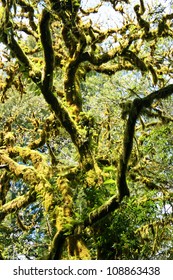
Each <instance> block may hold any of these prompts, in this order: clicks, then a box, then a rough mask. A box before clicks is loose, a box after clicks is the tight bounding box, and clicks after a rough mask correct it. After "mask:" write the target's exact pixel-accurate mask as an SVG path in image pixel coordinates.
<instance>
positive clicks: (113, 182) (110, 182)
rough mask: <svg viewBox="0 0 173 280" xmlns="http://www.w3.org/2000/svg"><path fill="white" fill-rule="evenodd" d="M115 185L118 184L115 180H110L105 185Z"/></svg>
mask: <svg viewBox="0 0 173 280" xmlns="http://www.w3.org/2000/svg"><path fill="white" fill-rule="evenodd" d="M115 183H116V181H115V180H113V179H108V180H106V181H104V183H103V185H110V184H115Z"/></svg>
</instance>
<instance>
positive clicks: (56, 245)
mask: <svg viewBox="0 0 173 280" xmlns="http://www.w3.org/2000/svg"><path fill="white" fill-rule="evenodd" d="M118 207H119V202H118V199H117V197H116V196H113V197H111V198H110V199H109V200H108V201H107V202H106V203H104V204H103V205H101V206H100V207H99V208H97V209H95V210H94V211H92V212H91V213H89V214H88V217H87V218H86V219H85V220H84V221H83V223H80V225H73V226H72V227H71V230H70V231H69V229H61V230H60V231H58V232H57V233H56V234H55V236H54V238H53V241H52V245H51V248H50V253H49V256H48V259H51V260H53V259H54V260H58V259H60V258H61V253H62V249H63V246H64V243H65V240H66V238H67V237H68V236H71V235H74V234H75V232H78V231H80V230H84V229H85V228H86V227H87V226H92V225H93V224H94V223H96V222H98V221H99V220H101V219H102V218H104V217H105V216H106V215H108V214H109V213H111V212H112V211H114V210H116V209H117V208H118Z"/></svg>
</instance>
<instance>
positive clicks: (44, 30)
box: [40, 9, 54, 91]
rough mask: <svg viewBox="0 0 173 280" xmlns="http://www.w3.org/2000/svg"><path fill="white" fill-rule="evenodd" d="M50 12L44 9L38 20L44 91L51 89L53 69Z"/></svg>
mask: <svg viewBox="0 0 173 280" xmlns="http://www.w3.org/2000/svg"><path fill="white" fill-rule="evenodd" d="M49 22H50V13H49V12H48V11H47V10H46V9H44V10H43V12H42V17H41V21H40V33H41V42H42V46H43V50H44V59H45V69H44V77H43V87H44V91H47V90H48V91H49V90H50V91H52V88H53V70H54V51H53V46H52V38H51V33H50V24H49Z"/></svg>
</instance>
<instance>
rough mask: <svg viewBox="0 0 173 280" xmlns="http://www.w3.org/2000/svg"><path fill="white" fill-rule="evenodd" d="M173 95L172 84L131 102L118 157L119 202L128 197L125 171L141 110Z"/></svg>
mask: <svg viewBox="0 0 173 280" xmlns="http://www.w3.org/2000/svg"><path fill="white" fill-rule="evenodd" d="M172 94H173V84H171V85H169V86H167V87H164V88H162V89H160V90H157V91H154V92H152V93H151V94H149V95H148V96H146V97H144V98H136V99H134V101H133V102H132V105H131V109H130V112H129V117H128V120H127V124H126V129H125V132H124V140H123V150H122V154H121V155H120V160H119V168H118V175H117V185H118V189H119V200H120V201H121V200H122V199H123V197H124V196H126V195H127V196H129V195H130V193H129V189H128V186H127V182H126V171H127V166H128V161H129V158H130V155H131V152H132V148H133V137H134V133H135V125H136V121H137V119H138V117H139V115H140V113H141V112H142V109H143V108H148V107H150V106H151V105H152V103H153V101H154V100H155V99H156V100H157V99H164V98H167V97H168V96H170V95H172Z"/></svg>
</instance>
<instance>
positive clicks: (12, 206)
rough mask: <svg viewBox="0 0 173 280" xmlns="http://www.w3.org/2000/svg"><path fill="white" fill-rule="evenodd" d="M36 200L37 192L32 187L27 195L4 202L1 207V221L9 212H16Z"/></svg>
mask: <svg viewBox="0 0 173 280" xmlns="http://www.w3.org/2000/svg"><path fill="white" fill-rule="evenodd" d="M34 201H36V192H35V191H34V189H31V190H30V191H29V192H28V193H26V194H25V195H22V196H19V197H17V198H15V199H13V200H11V201H9V202H8V203H6V204H4V205H3V206H2V207H1V208H0V222H1V221H2V220H3V219H4V218H5V217H6V216H7V215H9V214H11V213H14V212H16V211H17V210H19V209H21V208H23V207H25V206H27V205H29V204H30V203H32V202H34Z"/></svg>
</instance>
